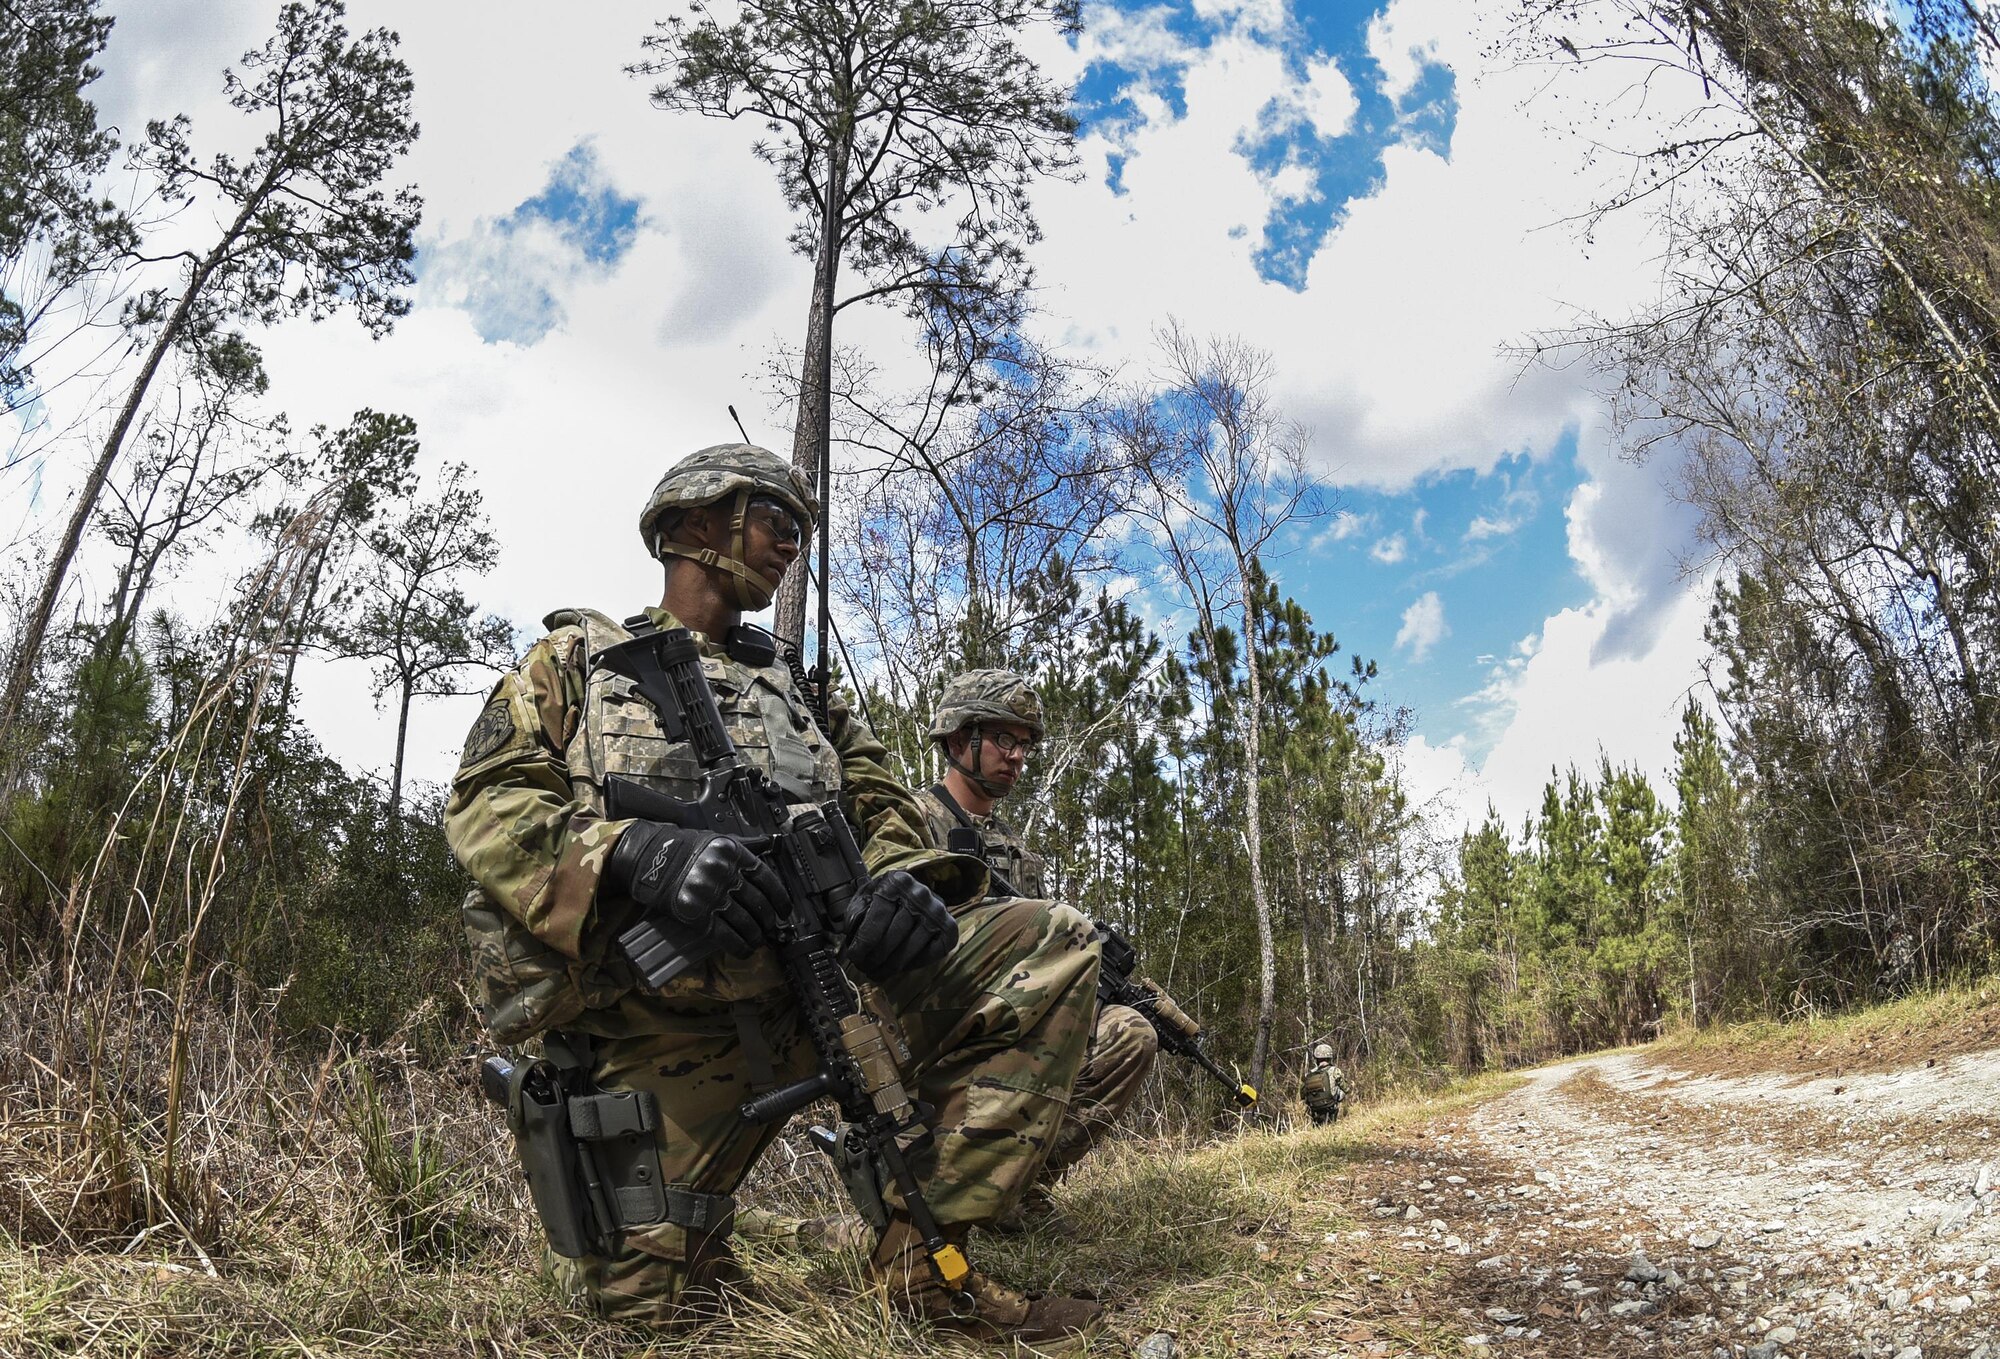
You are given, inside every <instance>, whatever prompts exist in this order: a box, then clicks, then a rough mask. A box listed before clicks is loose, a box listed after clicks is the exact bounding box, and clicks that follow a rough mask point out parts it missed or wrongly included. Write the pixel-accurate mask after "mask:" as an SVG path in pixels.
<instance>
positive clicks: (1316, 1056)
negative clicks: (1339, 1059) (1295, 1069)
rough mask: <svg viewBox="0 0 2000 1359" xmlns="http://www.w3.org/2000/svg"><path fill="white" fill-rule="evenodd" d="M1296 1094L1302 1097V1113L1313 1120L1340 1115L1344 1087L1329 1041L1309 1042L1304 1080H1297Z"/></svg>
mask: <svg viewBox="0 0 2000 1359" xmlns="http://www.w3.org/2000/svg"><path fill="white" fill-rule="evenodd" d="M1299 1094H1300V1095H1301V1096H1302V1097H1303V1098H1304V1099H1305V1102H1306V1112H1307V1113H1309V1114H1311V1115H1312V1121H1313V1122H1315V1123H1331V1122H1333V1121H1334V1120H1335V1119H1337V1118H1339V1117H1340V1106H1341V1105H1342V1104H1343V1103H1344V1102H1345V1101H1346V1099H1347V1086H1346V1085H1345V1084H1344V1078H1343V1077H1342V1076H1341V1073H1340V1068H1339V1067H1337V1066H1335V1065H1334V1064H1333V1044H1331V1043H1314V1044H1313V1045H1312V1055H1311V1060H1310V1061H1309V1062H1308V1063H1307V1064H1306V1074H1305V1079H1304V1080H1302V1081H1300V1082H1299Z"/></svg>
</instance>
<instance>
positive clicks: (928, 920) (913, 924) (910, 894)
mask: <svg viewBox="0 0 2000 1359" xmlns="http://www.w3.org/2000/svg"><path fill="white" fill-rule="evenodd" d="M849 918H850V920H851V921H852V922H853V923H852V928H851V929H850V931H849V933H848V939H847V957H848V960H849V961H850V962H852V963H853V964H854V965H855V966H856V967H858V968H860V969H861V970H862V971H863V972H864V973H867V974H868V975H869V976H871V977H874V978H875V979H877V980H882V979H884V978H888V977H893V976H896V975H897V974H899V973H903V972H908V971H910V970H911V969H913V968H917V967H923V966H927V965H928V964H930V963H934V962H936V961H938V960H939V959H940V958H942V957H944V956H945V954H947V953H949V952H950V951H951V945H953V944H956V943H957V942H958V926H957V922H955V921H953V920H952V918H951V914H950V913H949V912H948V911H946V910H945V908H944V903H943V902H941V901H939V900H938V898H937V896H936V894H935V893H933V892H932V891H931V890H930V889H929V888H928V887H925V886H924V885H923V884H922V883H920V882H918V881H917V880H916V879H915V878H913V877H911V876H910V875H909V874H908V873H906V872H903V871H902V870H900V869H898V870H893V871H891V872H888V873H884V874H883V875H882V876H881V877H880V878H878V879H876V881H875V882H874V883H873V884H871V885H870V887H869V889H868V891H867V892H866V893H865V894H864V896H863V898H862V900H861V901H859V902H857V903H856V909H855V910H854V911H853V912H852V914H851V915H850V917H849ZM940 921H942V922H943V924H942V925H940V923H939V922H940ZM947 930H948V931H949V941H948V942H946V939H947ZM940 944H943V945H944V946H943V947H940V946H939V945H940Z"/></svg>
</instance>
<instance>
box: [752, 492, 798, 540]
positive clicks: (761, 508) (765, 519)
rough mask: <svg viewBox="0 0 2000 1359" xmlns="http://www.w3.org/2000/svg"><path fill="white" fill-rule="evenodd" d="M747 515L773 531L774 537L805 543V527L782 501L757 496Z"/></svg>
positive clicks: (753, 499)
mask: <svg viewBox="0 0 2000 1359" xmlns="http://www.w3.org/2000/svg"><path fill="white" fill-rule="evenodd" d="M747 513H748V514H750V515H752V516H754V517H755V518H756V519H757V520H758V521H759V522H761V523H762V524H763V525H764V527H765V528H767V529H769V530H771V535H772V536H773V537H775V538H782V539H784V540H786V541H787V542H791V543H798V544H800V545H803V544H804V543H805V540H806V530H805V525H803V524H801V523H800V522H799V517H798V516H797V515H796V514H793V513H792V511H791V507H790V506H788V505H786V504H785V503H784V502H783V501H782V500H773V499H772V498H771V497H769V496H762V495H760V496H755V497H753V498H752V499H751V501H750V504H749V506H748V507H747Z"/></svg>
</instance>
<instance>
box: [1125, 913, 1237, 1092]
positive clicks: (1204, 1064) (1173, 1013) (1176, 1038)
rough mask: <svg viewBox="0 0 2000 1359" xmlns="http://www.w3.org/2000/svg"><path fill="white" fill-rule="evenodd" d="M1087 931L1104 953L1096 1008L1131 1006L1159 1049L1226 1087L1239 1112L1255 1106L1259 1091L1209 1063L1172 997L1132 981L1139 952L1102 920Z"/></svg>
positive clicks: (1195, 1029) (1194, 1028)
mask: <svg viewBox="0 0 2000 1359" xmlns="http://www.w3.org/2000/svg"><path fill="white" fill-rule="evenodd" d="M1090 926H1091V933H1092V934H1093V935H1095V936H1096V938H1097V941H1098V944H1099V946H1100V948H1101V949H1102V950H1103V958H1102V961H1101V962H1100V963H1099V964H1098V968H1097V1003H1098V1004H1099V1005H1100V1006H1104V1005H1129V1006H1131V1007H1132V1008H1133V1009H1135V1010H1137V1011H1138V1012H1139V1013H1140V1014H1142V1015H1144V1016H1145V1017H1146V1022H1147V1023H1148V1024H1151V1025H1152V1026H1153V1032H1154V1033H1157V1034H1158V1035H1159V1036H1160V1046H1161V1047H1163V1048H1165V1049H1166V1050H1167V1051H1168V1052H1171V1053H1173V1054H1174V1056H1176V1057H1185V1058H1187V1059H1188V1060H1189V1061H1191V1062H1193V1063H1194V1064H1195V1065H1196V1066H1198V1067H1200V1068H1201V1069H1202V1070H1203V1071H1206V1072H1207V1073H1208V1074H1209V1075H1211V1076H1213V1077H1215V1078H1216V1079H1217V1080H1219V1081H1221V1082H1222V1083H1223V1085H1225V1086H1227V1087H1228V1088H1229V1091H1230V1098H1232V1099H1234V1100H1235V1101H1236V1107H1237V1108H1239V1109H1247V1108H1249V1107H1250V1106H1251V1105H1253V1104H1255V1103H1256V1102H1257V1088H1256V1087H1255V1086H1252V1085H1247V1084H1245V1083H1244V1082H1243V1081H1242V1080H1241V1079H1239V1078H1238V1077H1237V1076H1235V1075H1232V1074H1231V1073H1230V1072H1227V1071H1224V1070H1223V1069H1222V1067H1221V1065H1220V1064H1219V1063H1218V1062H1217V1061H1216V1060H1215V1059H1214V1058H1213V1057H1211V1056H1209V1055H1208V1054H1207V1053H1206V1052H1204V1051H1203V1050H1202V1046H1201V1040H1202V1032H1201V1025H1199V1024H1197V1023H1195V1022H1194V1020H1192V1019H1190V1018H1189V1017H1188V1015H1187V1012H1186V1011H1185V1010H1183V1009H1181V1007H1180V1006H1178V1005H1176V1004H1174V1000H1173V997H1172V996H1169V995H1168V994H1167V993H1166V992H1165V991H1163V990H1161V989H1160V987H1159V984H1158V983H1156V982H1155V981H1154V980H1153V979H1152V978H1151V977H1139V978H1136V979H1135V978H1134V977H1133V976H1132V969H1133V968H1135V967H1137V966H1138V964H1139V951H1138V950H1137V949H1135V948H1133V947H1132V943H1131V941H1130V940H1128V939H1127V938H1126V937H1125V936H1124V935H1123V934H1120V933H1119V932H1118V931H1117V930H1115V929H1113V928H1112V927H1111V926H1109V925H1107V924H1105V923H1104V922H1103V921H1102V920H1093V921H1091V922H1090Z"/></svg>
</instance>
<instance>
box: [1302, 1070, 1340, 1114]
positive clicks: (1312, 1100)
mask: <svg viewBox="0 0 2000 1359" xmlns="http://www.w3.org/2000/svg"><path fill="white" fill-rule="evenodd" d="M1342 1081H1343V1077H1342V1075H1341V1071H1340V1068H1339V1067H1337V1066H1314V1067H1309V1068H1307V1070H1306V1074H1305V1077H1304V1079H1303V1080H1301V1081H1300V1082H1299V1094H1300V1096H1301V1097H1302V1098H1303V1099H1304V1100H1305V1102H1306V1103H1307V1104H1322V1105H1323V1104H1338V1103H1340V1102H1341V1100H1342V1099H1344V1098H1346V1096H1347V1087H1346V1086H1345V1085H1344V1084H1343V1083H1342Z"/></svg>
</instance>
